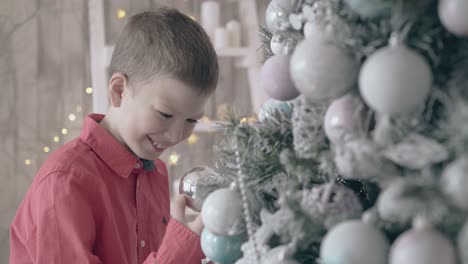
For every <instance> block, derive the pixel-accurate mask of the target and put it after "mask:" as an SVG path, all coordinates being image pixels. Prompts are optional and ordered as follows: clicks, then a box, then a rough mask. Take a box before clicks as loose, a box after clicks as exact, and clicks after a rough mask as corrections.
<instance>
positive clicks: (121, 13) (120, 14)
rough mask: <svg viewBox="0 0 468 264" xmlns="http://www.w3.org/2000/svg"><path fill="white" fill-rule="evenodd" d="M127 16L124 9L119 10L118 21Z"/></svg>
mask: <svg viewBox="0 0 468 264" xmlns="http://www.w3.org/2000/svg"><path fill="white" fill-rule="evenodd" d="M126 16H127V12H126V11H125V10H124V9H123V8H119V9H117V18H118V19H123V18H124V17H126Z"/></svg>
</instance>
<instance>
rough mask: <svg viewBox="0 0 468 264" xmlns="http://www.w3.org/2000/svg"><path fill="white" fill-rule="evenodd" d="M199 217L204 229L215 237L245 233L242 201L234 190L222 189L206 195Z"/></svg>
mask: <svg viewBox="0 0 468 264" xmlns="http://www.w3.org/2000/svg"><path fill="white" fill-rule="evenodd" d="M201 216H202V219H203V224H204V225H205V228H207V229H208V230H209V231H210V232H212V233H214V234H216V235H222V236H233V235H238V234H240V233H242V232H243V231H245V229H244V228H243V227H244V221H243V212H242V200H241V197H240V195H239V193H238V192H237V191H235V190H231V189H229V188H222V189H218V190H216V191H214V192H212V193H211V194H210V195H208V197H207V198H206V200H205V202H204V203H203V207H202V211H201Z"/></svg>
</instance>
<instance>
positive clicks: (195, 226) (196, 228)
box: [190, 215, 205, 235]
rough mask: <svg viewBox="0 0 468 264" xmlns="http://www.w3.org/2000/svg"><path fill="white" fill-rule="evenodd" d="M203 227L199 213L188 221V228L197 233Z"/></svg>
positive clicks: (199, 232)
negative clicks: (191, 220)
mask: <svg viewBox="0 0 468 264" xmlns="http://www.w3.org/2000/svg"><path fill="white" fill-rule="evenodd" d="M204 227H205V226H204V225H203V221H202V218H201V215H198V216H197V218H195V220H193V222H191V223H190V229H191V230H192V231H193V232H195V233H197V234H198V235H200V234H201V232H202V231H203V228H204Z"/></svg>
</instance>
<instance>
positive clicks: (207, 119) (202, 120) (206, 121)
mask: <svg viewBox="0 0 468 264" xmlns="http://www.w3.org/2000/svg"><path fill="white" fill-rule="evenodd" d="M200 122H202V123H209V122H211V120H210V118H209V117H207V116H204V117H202V119H200Z"/></svg>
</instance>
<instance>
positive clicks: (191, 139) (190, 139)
mask: <svg viewBox="0 0 468 264" xmlns="http://www.w3.org/2000/svg"><path fill="white" fill-rule="evenodd" d="M198 139H199V137H198V136H197V134H192V135H190V137H188V139H187V143H188V144H189V145H193V144H196V143H197V142H198Z"/></svg>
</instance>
